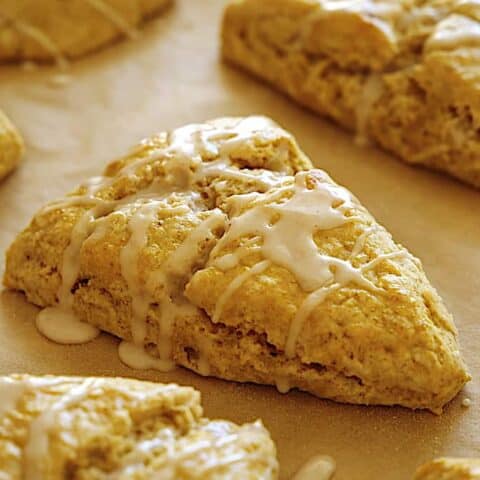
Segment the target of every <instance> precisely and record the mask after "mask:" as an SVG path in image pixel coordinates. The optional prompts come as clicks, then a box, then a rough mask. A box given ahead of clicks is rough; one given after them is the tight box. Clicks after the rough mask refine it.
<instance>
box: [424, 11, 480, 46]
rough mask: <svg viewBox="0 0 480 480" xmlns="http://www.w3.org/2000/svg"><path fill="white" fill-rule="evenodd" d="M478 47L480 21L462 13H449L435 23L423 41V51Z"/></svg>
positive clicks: (479, 41) (479, 44)
mask: <svg viewBox="0 0 480 480" xmlns="http://www.w3.org/2000/svg"><path fill="white" fill-rule="evenodd" d="M464 47H477V48H480V22H479V21H478V20H473V19H471V18H469V17H466V16H464V15H451V16H449V17H447V18H446V19H445V20H443V21H442V22H440V23H439V24H438V25H437V28H436V29H435V31H434V32H433V34H432V35H431V36H430V38H429V39H428V40H427V42H426V43H425V51H426V52H432V51H436V50H455V49H457V48H464Z"/></svg>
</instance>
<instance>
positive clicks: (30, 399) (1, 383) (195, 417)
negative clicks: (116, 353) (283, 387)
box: [0, 375, 278, 480]
mask: <svg viewBox="0 0 480 480" xmlns="http://www.w3.org/2000/svg"><path fill="white" fill-rule="evenodd" d="M0 395H1V398H2V405H1V406H0V413H1V415H0V478H2V479H7V478H8V480H21V479H24V478H25V479H29V480H33V479H36V478H48V480H63V479H66V478H71V479H74V478H75V479H83V480H93V479H95V480H102V479H105V480H107V479H112V478H115V479H118V480H123V479H125V480H126V479H136V480H147V479H151V478H162V479H172V480H173V479H181V480H193V479H207V480H208V479H212V480H213V479H220V478H226V479H231V480H234V479H238V480H240V479H251V480H254V479H255V480H257V479H262V480H273V479H276V478H277V476H278V463H277V460H276V451H275V445H274V444H273V442H272V440H271V438H270V436H269V434H268V432H267V430H265V428H264V427H263V426H262V424H261V422H260V421H257V422H255V423H252V424H245V425H241V426H238V425H236V424H234V423H231V422H228V421H225V420H209V419H207V418H205V417H203V411H202V407H201V404H200V394H199V392H197V391H196V390H194V389H193V388H190V387H180V386H178V385H173V384H170V385H165V384H159V383H150V382H140V381H137V380H130V379H124V378H95V377H86V378H81V377H57V376H45V377H34V376H29V375H11V376H7V377H0Z"/></svg>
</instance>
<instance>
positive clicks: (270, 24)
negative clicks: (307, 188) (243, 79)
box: [222, 0, 480, 187]
mask: <svg viewBox="0 0 480 480" xmlns="http://www.w3.org/2000/svg"><path fill="white" fill-rule="evenodd" d="M479 22H480V15H479V13H478V9H475V5H474V4H473V3H471V2H470V3H469V2H460V3H459V2H454V1H452V0H438V1H433V2H425V1H424V0H404V1H399V2H390V1H385V0H375V1H367V0H365V1H363V2H343V3H342V4H341V6H340V7H337V6H336V5H335V2H332V1H328V0H327V1H323V2H319V1H307V0H282V1H279V2H273V1H266V2H262V3H261V4H259V3H258V2H255V1H253V0H241V1H236V2H231V3H230V4H229V5H228V6H227V8H226V10H225V16H224V20H223V30H222V56H223V58H224V59H225V60H226V61H227V62H229V63H231V64H233V65H236V66H239V67H241V68H243V69H245V70H247V71H248V72H250V73H253V74H254V75H256V76H257V77H259V78H261V79H263V80H266V81H267V82H268V83H269V84H271V85H272V86H274V87H276V88H277V89H279V90H280V91H281V92H283V93H286V94H287V95H289V96H290V97H292V98H293V99H294V100H295V101H297V102H299V103H300V104H302V105H304V106H305V107H307V108H309V109H312V110H314V111H316V112H318V113H320V114H322V115H326V116H327V117H329V118H331V119H332V120H334V121H335V122H337V123H339V124H340V125H342V126H343V127H345V128H347V129H349V130H352V131H355V132H356V134H357V138H358V140H359V141H360V142H361V143H365V142H366V141H367V139H370V140H373V141H375V142H376V143H378V144H379V145H380V146H382V147H383V148H385V149H386V150H389V151H391V152H393V153H395V154H396V155H397V156H399V157H400V158H401V159H403V160H404V161H406V162H408V163H411V164H420V165H424V166H427V167H429V168H432V169H435V170H440V171H444V172H447V173H449V174H450V175H452V176H454V177H457V178H459V179H461V180H462V181H464V182H467V183H469V184H471V185H473V186H476V187H480V161H479V158H480V155H479V152H480V136H479V133H478V132H479V129H478V126H479V121H480V77H479V73H478V72H479V71H480V69H479V61H478V58H479V48H480V46H479V45H480V42H479V41H478V35H477V34H476V33H475V32H478V28H479ZM456 31H458V32H460V31H461V32H465V33H464V34H463V36H462V35H457V36H455V34H454V33H452V32H456ZM470 32H471V35H470ZM476 35H477V36H476ZM352 38H355V39H356V41H355V42H354V43H353V44H352V42H351V39H352ZM475 39H477V40H475Z"/></svg>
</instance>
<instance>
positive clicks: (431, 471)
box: [414, 458, 480, 480]
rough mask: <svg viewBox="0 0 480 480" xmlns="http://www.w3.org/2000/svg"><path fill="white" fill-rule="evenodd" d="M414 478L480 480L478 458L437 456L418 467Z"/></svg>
mask: <svg viewBox="0 0 480 480" xmlns="http://www.w3.org/2000/svg"><path fill="white" fill-rule="evenodd" d="M414 480H480V459H478V458H437V459H435V460H433V461H431V462H429V463H426V464H425V465H422V466H421V467H419V468H418V470H417V471H416V473H415V477H414Z"/></svg>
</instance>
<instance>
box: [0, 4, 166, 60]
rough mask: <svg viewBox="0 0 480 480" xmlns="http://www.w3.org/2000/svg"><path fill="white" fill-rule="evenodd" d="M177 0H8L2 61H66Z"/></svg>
mask: <svg viewBox="0 0 480 480" xmlns="http://www.w3.org/2000/svg"><path fill="white" fill-rule="evenodd" d="M171 3H172V0H134V1H132V0H43V1H42V2H38V1H36V0H3V1H2V2H1V3H0V62H2V61H3V62H6V61H7V62H8V61H21V60H39V61H52V60H54V61H56V62H58V63H60V64H63V63H65V59H67V58H75V57H79V56H81V55H84V54H86V53H89V52H91V51H94V50H96V49H98V48H100V47H102V46H104V45H105V44H108V43H110V42H111V41H113V40H115V39H118V38H120V37H122V36H128V37H134V36H135V34H136V27H137V26H138V25H139V24H140V23H141V22H142V21H143V20H145V19H146V18H148V17H150V16H152V15H154V14H156V13H157V12H160V11H162V10H163V9H164V8H166V7H167V6H168V5H170V4H171Z"/></svg>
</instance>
